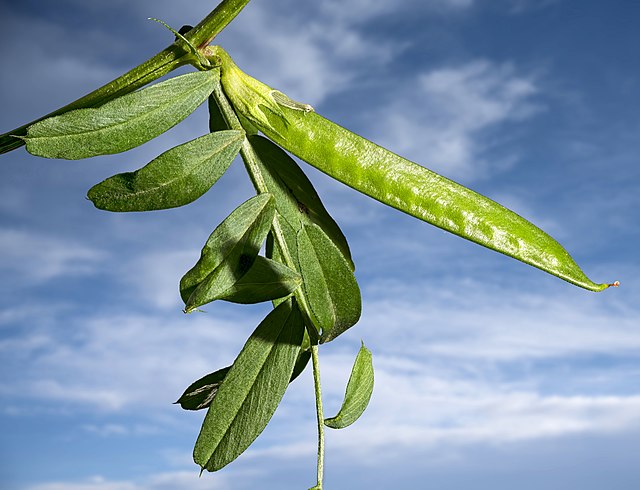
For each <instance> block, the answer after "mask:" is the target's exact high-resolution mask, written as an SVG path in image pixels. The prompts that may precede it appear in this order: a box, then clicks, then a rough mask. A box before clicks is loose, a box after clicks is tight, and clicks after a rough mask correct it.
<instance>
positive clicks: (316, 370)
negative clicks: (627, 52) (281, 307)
mask: <svg viewBox="0 0 640 490" xmlns="http://www.w3.org/2000/svg"><path fill="white" fill-rule="evenodd" d="M212 97H214V99H215V101H216V103H217V104H218V107H219V109H220V112H221V113H222V116H223V117H224V119H225V121H226V123H227V125H228V127H230V128H231V129H237V130H244V127H243V126H242V123H241V122H240V120H239V119H238V116H237V115H236V113H235V111H234V109H233V107H232V106H231V104H230V103H229V100H228V99H227V97H226V95H225V94H224V92H223V91H222V87H221V85H220V84H218V85H217V86H216V88H214V90H213V94H212ZM240 156H241V157H242V160H243V161H244V164H245V167H246V169H247V173H248V174H249V178H250V179H251V182H252V183H253V186H254V187H255V189H256V191H257V192H259V193H262V192H269V189H268V187H267V185H266V183H265V181H264V178H263V176H262V172H261V169H260V165H259V164H258V156H257V155H256V154H255V151H254V149H253V147H252V146H251V143H250V142H249V140H248V139H247V138H245V139H244V142H243V143H242V147H241V149H240ZM271 230H272V231H273V235H274V238H275V240H276V241H277V243H278V246H279V247H280V250H281V251H282V255H283V259H284V262H285V265H287V266H288V267H289V268H291V269H293V270H296V265H295V264H294V262H293V258H292V257H291V253H290V252H289V248H288V246H287V241H286V240H285V238H284V233H283V231H282V228H281V226H280V223H279V222H278V220H277V219H274V221H273V225H272V227H271ZM294 296H295V298H296V301H297V302H298V305H299V307H300V311H301V312H302V315H303V317H304V319H305V323H306V324H307V325H309V326H310V328H314V327H313V326H312V325H313V322H312V320H311V315H310V312H309V305H308V303H307V299H306V298H305V296H304V294H303V292H302V289H301V288H298V289H297V290H296V291H295V292H294ZM312 333H314V332H311V331H309V337H310V342H311V359H312V364H313V384H314V388H315V396H316V415H317V420H318V482H317V485H316V486H315V487H313V489H312V490H322V481H323V475H324V413H323V411H322V391H321V388H320V362H319V359H318V338H317V335H312Z"/></svg>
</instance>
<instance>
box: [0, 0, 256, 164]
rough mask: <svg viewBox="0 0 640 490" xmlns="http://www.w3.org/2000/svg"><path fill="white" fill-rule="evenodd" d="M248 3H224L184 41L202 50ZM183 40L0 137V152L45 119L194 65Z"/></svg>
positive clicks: (239, 0)
mask: <svg viewBox="0 0 640 490" xmlns="http://www.w3.org/2000/svg"><path fill="white" fill-rule="evenodd" d="M247 3H249V0H223V1H222V2H221V3H220V4H219V5H218V6H217V7H216V8H215V9H214V10H213V11H212V12H211V13H210V14H209V15H207V17H205V18H204V19H203V20H202V21H201V22H200V23H198V25H196V26H195V27H194V28H193V29H191V30H190V31H189V32H188V33H186V34H185V38H186V39H187V40H188V41H189V42H191V43H192V44H194V45H195V46H199V47H202V46H204V45H206V44H208V43H209V42H210V41H211V40H213V38H214V37H215V36H217V35H218V34H219V33H220V32H221V31H222V29H224V28H225V27H226V26H227V24H229V22H231V21H232V20H233V18H234V17H235V16H236V15H238V13H239V12H240V11H241V10H242V8H243V7H244V6H245V5H246V4H247ZM183 43H184V41H182V40H178V41H176V42H175V43H173V44H172V45H171V46H169V47H167V48H165V49H163V50H162V51H160V52H159V53H158V54H156V55H155V56H153V57H151V58H149V59H148V60H147V61H145V62H144V63H142V64H140V65H138V66H136V67H135V68H134V69H132V70H130V71H128V72H127V73H125V74H124V75H122V76H120V77H118V78H116V79H115V80H113V81H111V82H109V83H107V84H106V85H103V86H102V87H100V88H99V89H96V90H94V91H93V92H91V93H89V94H87V95H85V96H84V97H81V98H79V99H78V100H76V101H74V102H71V103H70V104H68V105H66V106H64V107H61V108H60V109H57V110H55V111H53V112H51V113H49V114H47V115H45V116H42V117H40V118H38V119H36V120H35V121H31V122H30V123H28V124H25V125H24V126H20V127H19V128H16V129H14V130H13V131H9V132H8V133H5V134H3V135H2V136H0V153H6V152H8V151H11V150H15V149H16V148H19V147H20V146H22V145H24V141H23V140H21V139H19V138H15V137H14V136H25V135H26V134H27V128H28V127H29V126H31V125H32V124H34V123H35V122H37V121H41V120H42V119H45V118H47V117H51V116H57V115H59V114H62V113H65V112H68V111H71V110H73V109H83V108H86V107H98V106H100V105H102V104H104V103H106V102H108V101H110V100H113V99H116V98H118V97H120V96H122V95H125V94H128V93H129V92H133V91H134V90H137V89H138V88H140V87H142V86H144V85H146V84H148V83H151V82H152V81H154V80H156V79H158V78H160V77H162V76H163V75H166V74H167V73H169V72H170V71H172V70H175V69H176V68H178V67H179V66H182V65H185V64H188V63H191V62H193V55H192V53H190V52H189V50H187V49H185V48H184V47H183Z"/></svg>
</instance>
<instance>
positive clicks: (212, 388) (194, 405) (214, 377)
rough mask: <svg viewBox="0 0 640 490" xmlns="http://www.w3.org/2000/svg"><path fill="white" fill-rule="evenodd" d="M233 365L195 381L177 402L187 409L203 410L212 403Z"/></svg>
mask: <svg viewBox="0 0 640 490" xmlns="http://www.w3.org/2000/svg"><path fill="white" fill-rule="evenodd" d="M229 369H231V366H227V367H225V368H222V369H218V370H217V371H215V372H213V373H211V374H207V375H206V376H204V377H202V378H200V379H199V380H197V381H194V382H193V383H191V384H190V385H189V387H188V388H187V389H186V390H184V393H183V394H182V396H180V398H178V401H177V402H176V403H179V404H180V406H181V407H182V408H183V409H185V410H201V409H203V408H207V407H208V406H209V405H211V402H212V401H213V398H214V397H215V396H216V393H217V392H218V388H220V384H222V381H224V378H225V377H226V375H227V373H228V372H229Z"/></svg>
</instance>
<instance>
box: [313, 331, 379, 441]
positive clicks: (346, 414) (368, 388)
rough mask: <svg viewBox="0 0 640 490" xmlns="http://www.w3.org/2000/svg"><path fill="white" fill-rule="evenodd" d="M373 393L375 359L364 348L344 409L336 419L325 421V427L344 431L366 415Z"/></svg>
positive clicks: (361, 351)
mask: <svg viewBox="0 0 640 490" xmlns="http://www.w3.org/2000/svg"><path fill="white" fill-rule="evenodd" d="M372 393H373V358H372V356H371V351H369V349H367V348H366V347H365V346H364V343H363V344H362V346H361V347H360V350H359V351H358V355H357V356H356V360H355V362H354V363H353V368H352V369H351V376H349V382H348V383H347V390H346V392H345V394H344V401H343V402H342V407H341V408H340V411H339V412H338V414H337V415H336V416H335V417H332V418H328V419H324V425H326V426H327V427H331V428H332V429H344V428H345V427H348V426H349V425H351V424H353V423H354V422H355V421H356V420H358V419H359V418H360V416H361V415H362V414H363V413H364V411H365V409H366V408H367V405H369V400H370V399H371V394H372Z"/></svg>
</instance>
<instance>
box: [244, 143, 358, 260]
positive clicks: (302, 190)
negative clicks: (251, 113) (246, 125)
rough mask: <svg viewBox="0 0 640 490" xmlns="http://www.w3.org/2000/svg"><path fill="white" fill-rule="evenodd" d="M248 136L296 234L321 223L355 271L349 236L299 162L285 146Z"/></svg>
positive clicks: (284, 214)
mask: <svg viewBox="0 0 640 490" xmlns="http://www.w3.org/2000/svg"><path fill="white" fill-rule="evenodd" d="M247 139H248V140H249V143H250V144H251V147H252V148H253V150H254V152H255V154H256V156H257V157H258V158H257V160H258V164H259V165H260V166H261V175H262V177H263V179H264V182H265V184H266V186H267V189H269V193H271V194H273V196H274V198H275V199H276V209H277V210H278V213H280V215H281V216H282V217H283V218H284V220H285V221H286V222H287V223H288V224H289V225H290V227H291V228H292V229H293V230H294V232H295V233H297V232H298V231H299V230H300V228H302V226H303V225H308V224H311V223H314V224H316V225H318V226H319V227H320V228H322V230H323V231H324V232H325V233H326V235H327V236H328V237H329V238H331V240H332V241H333V242H334V243H335V244H336V246H337V247H338V248H339V249H340V251H341V252H342V254H343V255H344V256H345V258H346V259H347V261H348V262H349V265H350V266H351V270H354V265H353V261H352V259H351V252H350V250H349V245H348V243H347V239H346V238H345V236H344V234H343V233H342V230H340V227H339V226H338V224H337V223H336V222H335V221H334V219H333V218H332V217H331V215H330V214H329V213H328V212H327V210H326V208H325V207H324V205H323V204H322V201H321V200H320V197H319V196H318V193H317V192H316V190H315V189H314V188H313V184H311V181H310V180H309V179H308V178H307V176H306V175H305V174H304V172H303V171H302V169H301V168H300V167H299V166H298V164H297V163H296V162H295V161H294V160H293V159H292V158H291V157H290V156H289V155H288V154H287V153H286V152H285V151H284V150H283V149H282V148H280V147H279V146H278V145H276V144H275V143H273V142H272V141H270V140H268V139H266V138H264V137H262V136H257V135H251V136H248V138H247Z"/></svg>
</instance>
